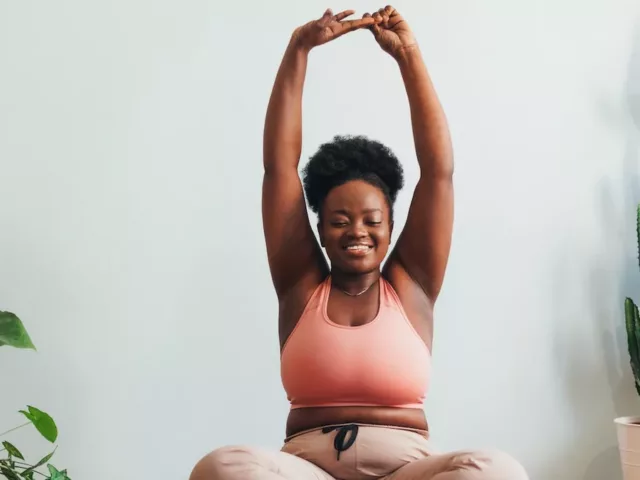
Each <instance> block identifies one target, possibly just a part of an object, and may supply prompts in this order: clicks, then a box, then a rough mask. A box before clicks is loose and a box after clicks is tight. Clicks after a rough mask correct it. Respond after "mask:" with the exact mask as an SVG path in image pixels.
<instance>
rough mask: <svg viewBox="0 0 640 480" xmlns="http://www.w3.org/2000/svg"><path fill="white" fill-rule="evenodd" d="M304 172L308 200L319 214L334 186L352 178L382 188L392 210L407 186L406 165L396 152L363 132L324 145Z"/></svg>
mask: <svg viewBox="0 0 640 480" xmlns="http://www.w3.org/2000/svg"><path fill="white" fill-rule="evenodd" d="M302 173H303V175H302V176H303V185H304V192H305V195H306V197H307V202H309V207H310V208H311V210H312V211H313V212H314V213H316V214H318V215H320V214H321V210H322V204H323V202H324V200H325V198H326V197H327V195H328V194H329V192H330V191H331V189H333V188H335V187H337V186H339V185H342V184H344V183H347V182H349V181H351V180H363V181H365V182H367V183H369V184H371V185H373V186H375V187H378V188H379V189H380V190H382V192H383V193H384V195H385V197H386V199H387V202H388V203H389V208H390V209H391V211H393V205H394V203H395V201H396V197H397V195H398V192H399V191H400V189H402V187H403V185H404V173H403V170H402V166H401V165H400V162H399V161H398V158H397V157H396V156H395V155H394V153H393V152H392V151H391V150H390V149H389V148H388V147H386V146H385V145H383V144H382V143H380V142H377V141H375V140H371V139H369V138H367V137H365V136H362V135H359V136H341V135H338V136H336V137H334V138H333V140H332V141H331V142H327V143H324V144H322V145H321V146H320V148H319V149H318V151H317V152H316V153H315V154H314V155H313V156H312V157H311V158H310V159H309V162H308V163H307V165H306V166H305V168H304V170H303V172H302Z"/></svg>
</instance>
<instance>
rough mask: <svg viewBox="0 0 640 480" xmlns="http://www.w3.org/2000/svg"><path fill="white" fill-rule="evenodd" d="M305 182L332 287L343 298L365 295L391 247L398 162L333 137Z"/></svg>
mask: <svg viewBox="0 0 640 480" xmlns="http://www.w3.org/2000/svg"><path fill="white" fill-rule="evenodd" d="M303 177H304V190H305V193H306V197H307V200H308V202H309V206H310V207H311V209H312V210H313V211H314V212H315V213H316V214H318V219H319V222H318V233H319V236H320V244H321V246H322V247H324V248H325V250H326V252H327V255H328V256H329V258H330V260H331V275H332V277H333V282H334V285H336V286H337V288H342V287H340V285H347V287H348V288H349V289H350V290H347V289H343V290H342V291H343V292H344V293H346V294H347V295H353V294H362V293H364V292H365V291H366V290H368V289H369V288H370V287H371V286H373V285H374V284H375V281H376V278H377V276H378V275H379V271H378V269H379V267H380V265H381V264H382V262H383V260H384V258H385V256H386V255H387V252H388V249H389V244H390V242H391V233H392V231H393V204H394V203H395V200H396V197H397V195H398V191H399V190H400V189H401V188H402V186H403V181H404V179H403V172H402V166H401V165H400V162H399V161H398V159H397V158H396V156H395V155H394V154H393V153H392V152H391V150H389V149H388V148H387V147H385V146H384V145H382V144H381V143H379V142H377V141H373V140H369V139H367V138H366V137H364V136H354V137H351V136H349V137H345V136H337V137H335V138H334V139H333V141H332V142H329V143H326V144H324V145H322V146H321V147H320V148H319V149H318V152H317V153H316V154H315V155H313V157H311V159H310V160H309V163H307V165H306V167H305V169H304V173H303ZM354 280H357V281H354ZM358 284H360V285H358Z"/></svg>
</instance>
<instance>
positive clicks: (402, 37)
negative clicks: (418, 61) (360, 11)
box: [362, 6, 418, 60]
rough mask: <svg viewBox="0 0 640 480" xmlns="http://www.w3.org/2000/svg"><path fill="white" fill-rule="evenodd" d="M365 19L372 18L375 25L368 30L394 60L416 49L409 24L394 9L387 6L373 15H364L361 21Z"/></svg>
mask: <svg viewBox="0 0 640 480" xmlns="http://www.w3.org/2000/svg"><path fill="white" fill-rule="evenodd" d="M366 18H373V20H374V22H375V23H374V24H373V25H371V26H370V27H369V29H370V30H371V32H372V33H373V36H374V38H375V39H376V41H377V42H378V44H379V45H380V47H382V49H383V50H384V51H385V52H387V53H388V54H389V55H391V56H392V57H393V58H395V59H396V60H398V59H399V58H400V57H401V56H402V55H403V54H404V53H405V52H406V51H407V50H410V49H412V48H417V47H418V43H417V42H416V39H415V37H414V36H413V32H412V31H411V28H409V24H408V23H407V22H406V20H405V19H404V18H402V15H400V13H398V11H397V10H396V9H395V8H393V7H391V6H387V7H385V8H381V9H380V10H378V11H377V12H375V13H374V14H373V15H371V14H369V13H365V14H364V15H363V16H362V19H363V20H364V19H366Z"/></svg>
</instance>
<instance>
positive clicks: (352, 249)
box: [343, 243, 373, 256]
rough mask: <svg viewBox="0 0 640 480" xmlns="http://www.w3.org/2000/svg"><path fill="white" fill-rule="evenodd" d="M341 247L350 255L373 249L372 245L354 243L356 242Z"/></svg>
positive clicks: (364, 253)
mask: <svg viewBox="0 0 640 480" xmlns="http://www.w3.org/2000/svg"><path fill="white" fill-rule="evenodd" d="M343 248H344V250H345V251H346V252H347V253H348V254H350V255H354V256H362V255H366V254H368V253H369V252H371V251H372V250H373V245H369V244H364V243H356V244H351V245H347V246H345V247H343Z"/></svg>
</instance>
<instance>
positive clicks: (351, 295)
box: [334, 280, 378, 297]
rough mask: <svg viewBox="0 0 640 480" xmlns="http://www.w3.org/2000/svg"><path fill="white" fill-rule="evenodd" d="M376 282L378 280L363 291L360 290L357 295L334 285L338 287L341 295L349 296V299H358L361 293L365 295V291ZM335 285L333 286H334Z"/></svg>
mask: <svg viewBox="0 0 640 480" xmlns="http://www.w3.org/2000/svg"><path fill="white" fill-rule="evenodd" d="M377 282H378V280H376V281H375V282H373V283H372V284H371V285H369V286H368V287H367V288H365V289H364V290H362V291H361V292H358V293H349V292H347V291H346V290H343V289H342V288H340V287H338V286H337V285H336V287H338V290H340V291H341V292H342V293H344V294H345V295H349V296H350V297H359V296H360V295H362V294H363V293H365V292H366V291H367V290H369V289H370V288H371V287H373V286H374V285H375V284H376V283H377ZM334 285H335V284H334Z"/></svg>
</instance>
